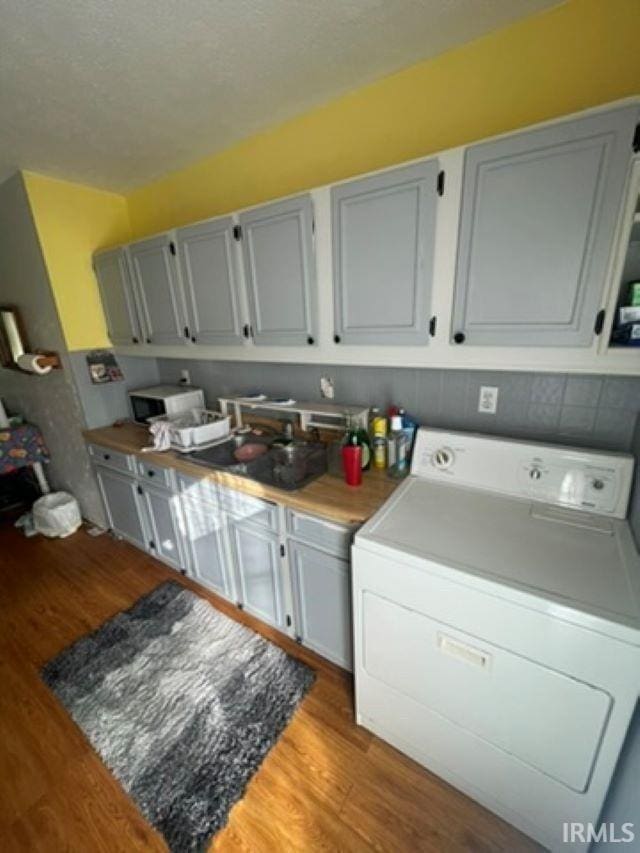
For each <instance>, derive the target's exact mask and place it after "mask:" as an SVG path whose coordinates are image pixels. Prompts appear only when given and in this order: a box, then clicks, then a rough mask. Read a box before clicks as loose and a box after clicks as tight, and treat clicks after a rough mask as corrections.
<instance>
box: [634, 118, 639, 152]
mask: <svg viewBox="0 0 640 853" xmlns="http://www.w3.org/2000/svg"><path fill="white" fill-rule="evenodd" d="M633 150H634V151H636V152H638V151H640V124H637V125H636V129H635V133H634V134H633Z"/></svg>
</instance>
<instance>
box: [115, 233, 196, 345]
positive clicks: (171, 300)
mask: <svg viewBox="0 0 640 853" xmlns="http://www.w3.org/2000/svg"><path fill="white" fill-rule="evenodd" d="M174 252H175V245H174V243H173V242H172V241H171V239H170V237H169V235H168V234H161V235H160V236H159V237H152V238H151V239H150V240H142V241H141V242H140V243H133V244H132V245H131V246H129V258H130V260H131V270H132V275H133V279H134V282H135V284H136V286H137V288H138V293H139V294H140V303H141V307H142V312H143V315H144V320H145V326H146V338H147V343H152V344H182V343H185V342H186V341H187V340H188V329H187V327H186V322H185V318H184V308H183V303H182V295H181V292H180V286H179V280H178V267H177V264H176V259H175V256H174Z"/></svg>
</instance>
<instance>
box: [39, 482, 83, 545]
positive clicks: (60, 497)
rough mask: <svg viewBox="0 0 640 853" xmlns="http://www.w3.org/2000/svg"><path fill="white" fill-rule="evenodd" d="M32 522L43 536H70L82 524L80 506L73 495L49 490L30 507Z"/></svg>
mask: <svg viewBox="0 0 640 853" xmlns="http://www.w3.org/2000/svg"><path fill="white" fill-rule="evenodd" d="M31 512H32V513H33V524H34V527H35V529H36V530H37V532H38V533H42V534H43V535H44V536H50V537H55V536H58V537H60V538H61V539H63V538H64V537H65V536H71V534H72V533H75V532H76V530H77V529H78V528H79V527H80V525H81V524H82V517H81V515H80V507H79V506H78V501H77V500H76V499H75V498H74V497H73V495H70V494H68V493H67V492H51V494H48V495H43V496H42V497H41V498H38V500H37V501H36V502H35V503H34V505H33V507H32V508H31Z"/></svg>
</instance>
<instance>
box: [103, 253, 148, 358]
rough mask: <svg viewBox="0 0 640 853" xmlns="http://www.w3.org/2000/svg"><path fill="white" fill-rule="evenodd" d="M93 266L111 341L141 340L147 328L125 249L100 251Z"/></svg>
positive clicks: (116, 342) (119, 342)
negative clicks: (141, 319)
mask: <svg viewBox="0 0 640 853" xmlns="http://www.w3.org/2000/svg"><path fill="white" fill-rule="evenodd" d="M93 269H94V272H95V274H96V279H97V281H98V289H99V291H100V298H101V299H102V307H103V309H104V316H105V320H106V323H107V334H108V335H109V338H110V340H111V343H112V344H114V345H116V346H118V345H126V344H132V343H133V344H138V343H141V342H142V339H143V337H144V331H143V329H142V328H141V325H140V317H139V307H138V300H137V298H136V294H135V291H134V285H133V281H132V280H131V276H130V274H129V265H128V261H127V256H126V253H125V251H124V249H111V250H109V251H107V252H99V253H97V254H96V255H94V257H93Z"/></svg>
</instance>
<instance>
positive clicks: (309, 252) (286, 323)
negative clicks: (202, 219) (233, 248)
mask: <svg viewBox="0 0 640 853" xmlns="http://www.w3.org/2000/svg"><path fill="white" fill-rule="evenodd" d="M240 226H241V235H242V252H243V257H244V268H245V276H246V281H247V291H248V297H249V310H250V312H251V325H252V328H253V339H254V342H255V343H256V344H277V345H300V344H311V345H313V344H315V343H316V340H317V331H316V324H317V319H316V318H317V305H316V301H317V297H316V266H315V253H314V241H313V208H312V204H311V197H310V196H309V195H302V196H298V197H296V198H291V199H287V200H286V201H280V202H276V203H275V204H267V205H264V206H262V207H258V208H255V209H254V210H249V211H247V212H246V213H243V214H241V216H240Z"/></svg>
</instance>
